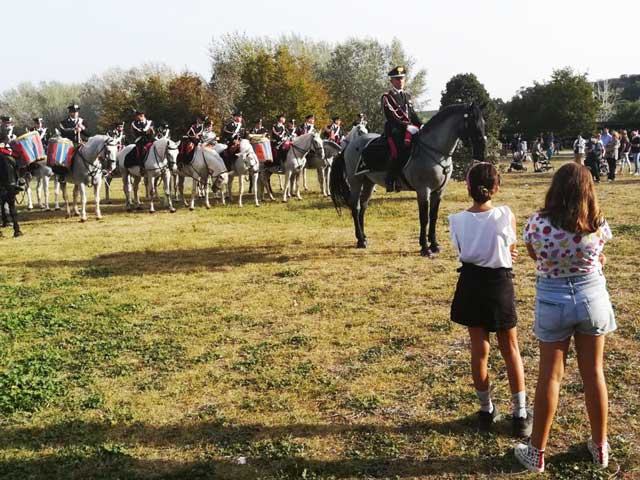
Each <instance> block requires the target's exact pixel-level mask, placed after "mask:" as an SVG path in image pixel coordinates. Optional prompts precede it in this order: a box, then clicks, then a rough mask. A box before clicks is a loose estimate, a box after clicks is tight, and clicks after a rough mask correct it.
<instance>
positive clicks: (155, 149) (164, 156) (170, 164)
mask: <svg viewBox="0 0 640 480" xmlns="http://www.w3.org/2000/svg"><path fill="white" fill-rule="evenodd" d="M166 140H167V146H166V148H165V149H164V152H163V154H162V155H160V154H159V152H158V147H157V145H156V143H157V140H156V141H155V142H153V156H154V158H155V160H156V165H157V166H156V168H153V169H150V170H154V171H156V170H159V171H160V174H163V173H165V172H166V171H167V168H169V169H173V166H174V165H176V163H177V162H176V161H173V160H172V158H173V157H172V156H171V155H169V152H170V151H173V150H178V146H175V147H172V146H171V140H169V139H166ZM160 158H161V159H162V161H163V162H164V160H166V161H167V163H166V164H164V165H162V164H161V163H160V160H159V159H160Z"/></svg>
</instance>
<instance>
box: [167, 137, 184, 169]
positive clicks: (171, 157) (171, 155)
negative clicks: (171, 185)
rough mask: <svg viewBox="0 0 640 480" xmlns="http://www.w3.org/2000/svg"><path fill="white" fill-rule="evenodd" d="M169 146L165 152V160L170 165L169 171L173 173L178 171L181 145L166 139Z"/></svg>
mask: <svg viewBox="0 0 640 480" xmlns="http://www.w3.org/2000/svg"><path fill="white" fill-rule="evenodd" d="M166 142H167V146H166V150H165V154H164V156H165V158H166V159H167V164H168V165H169V169H170V170H171V171H172V172H177V171H178V153H179V152H180V145H179V144H178V143H176V142H174V141H173V140H170V139H166Z"/></svg>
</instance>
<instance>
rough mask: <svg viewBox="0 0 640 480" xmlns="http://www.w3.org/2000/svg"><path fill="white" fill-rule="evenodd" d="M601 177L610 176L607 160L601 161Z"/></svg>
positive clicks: (602, 159)
mask: <svg viewBox="0 0 640 480" xmlns="http://www.w3.org/2000/svg"><path fill="white" fill-rule="evenodd" d="M599 167H600V176H601V177H608V176H609V163H608V162H607V160H606V159H605V158H601V159H600V165H599Z"/></svg>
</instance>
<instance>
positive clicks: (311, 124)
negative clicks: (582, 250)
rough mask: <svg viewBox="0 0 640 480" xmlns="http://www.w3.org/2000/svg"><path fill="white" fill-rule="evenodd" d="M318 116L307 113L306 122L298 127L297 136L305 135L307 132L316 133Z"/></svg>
mask: <svg viewBox="0 0 640 480" xmlns="http://www.w3.org/2000/svg"><path fill="white" fill-rule="evenodd" d="M315 124H316V117H315V115H313V114H312V115H307V116H306V117H304V123H303V124H302V125H300V126H299V127H298V128H297V129H296V136H298V137H299V136H300V135H304V134H305V133H316V127H315Z"/></svg>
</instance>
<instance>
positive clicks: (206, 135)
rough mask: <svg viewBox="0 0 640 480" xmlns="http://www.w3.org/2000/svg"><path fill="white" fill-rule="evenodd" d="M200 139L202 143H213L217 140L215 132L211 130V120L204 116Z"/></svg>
mask: <svg viewBox="0 0 640 480" xmlns="http://www.w3.org/2000/svg"><path fill="white" fill-rule="evenodd" d="M200 141H201V142H202V144H203V145H215V144H216V143H217V141H218V136H217V135H216V132H214V131H213V122H212V121H211V120H209V119H208V118H206V117H205V121H204V130H203V131H202V135H200Z"/></svg>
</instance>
